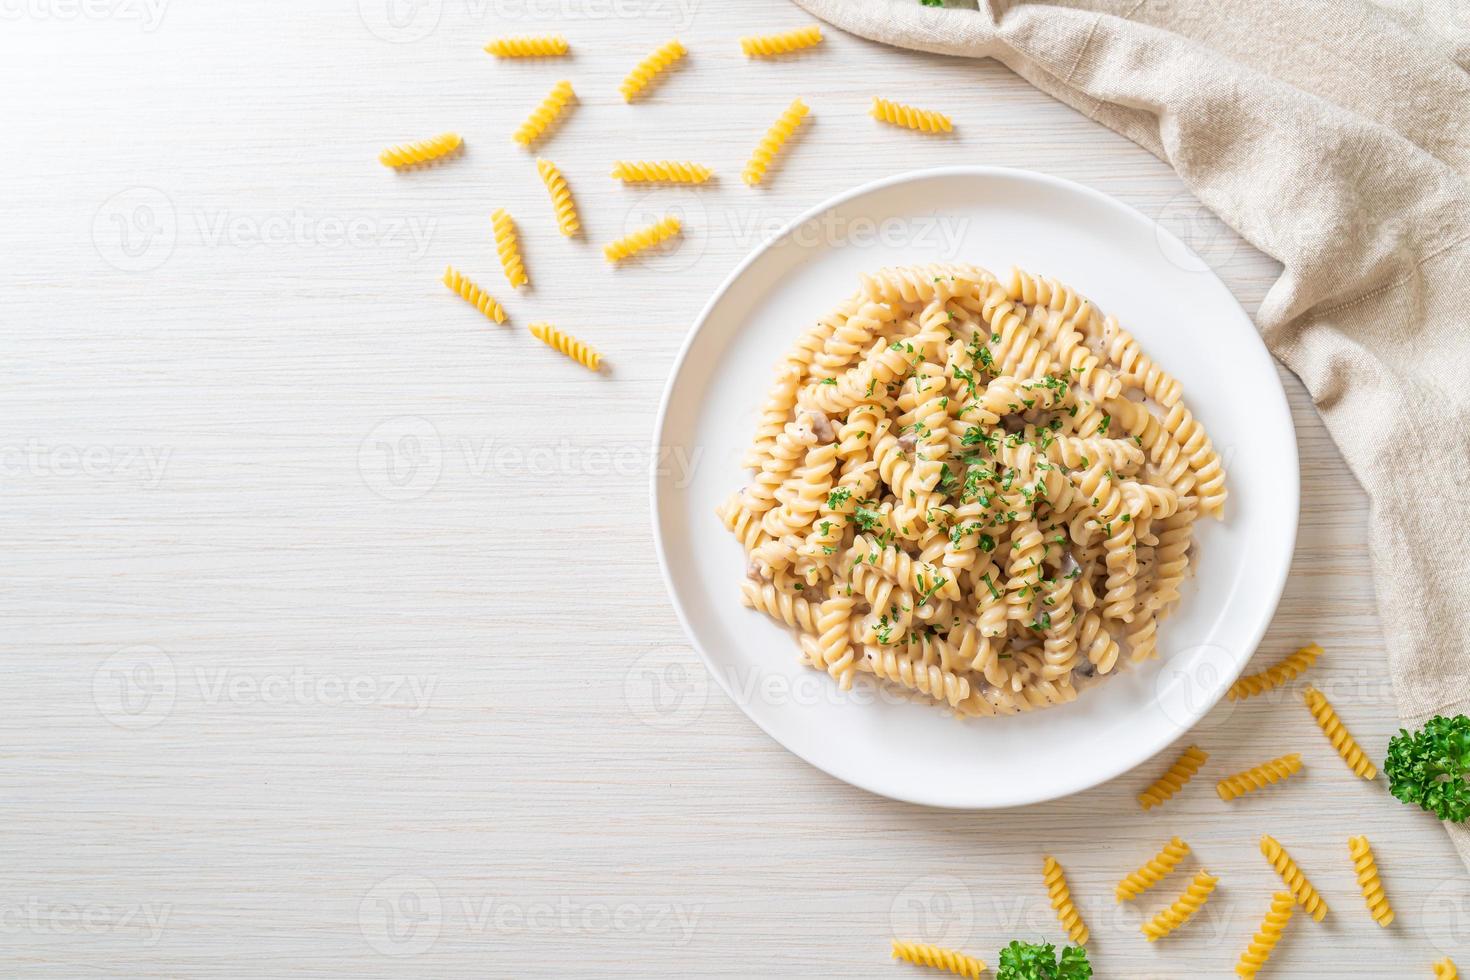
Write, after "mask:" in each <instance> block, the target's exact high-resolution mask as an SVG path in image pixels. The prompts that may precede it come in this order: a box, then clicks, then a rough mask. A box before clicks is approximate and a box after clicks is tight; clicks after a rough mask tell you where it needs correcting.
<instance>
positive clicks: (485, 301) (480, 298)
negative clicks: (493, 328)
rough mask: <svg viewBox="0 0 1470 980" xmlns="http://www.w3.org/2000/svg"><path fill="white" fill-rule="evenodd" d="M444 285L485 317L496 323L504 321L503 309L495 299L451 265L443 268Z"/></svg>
mask: <svg viewBox="0 0 1470 980" xmlns="http://www.w3.org/2000/svg"><path fill="white" fill-rule="evenodd" d="M444 285H446V286H448V287H449V288H450V289H452V290H454V291H455V292H456V293H459V295H460V296H462V297H464V300H465V302H467V303H469V304H470V305H471V306H473V307H474V308H475V309H477V310H479V311H480V312H481V313H483V314H485V316H486V317H488V318H490V319H491V320H494V321H495V322H496V323H504V322H505V310H504V309H502V308H501V306H500V304H499V303H497V302H496V301H495V297H493V296H491V295H490V294H489V293H487V292H485V290H483V289H481V288H480V287H479V286H476V285H475V284H474V283H473V282H471V281H470V280H469V279H468V278H466V277H465V275H464V274H463V273H461V272H460V271H459V270H458V269H456V268H455V267H454V266H452V265H451V266H447V267H446V268H445V269H444Z"/></svg>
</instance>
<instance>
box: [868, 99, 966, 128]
mask: <svg viewBox="0 0 1470 980" xmlns="http://www.w3.org/2000/svg"><path fill="white" fill-rule="evenodd" d="M871 114H872V116H873V118H874V119H876V120H878V121H879V122H886V123H889V124H891V125H894V126H901V127H903V128H904V129H914V130H918V131H919V132H921V133H951V132H954V123H952V122H951V121H950V118H949V117H948V116H946V115H945V114H944V113H942V112H934V111H933V110H932V109H918V108H915V107H914V106H911V105H904V104H902V103H900V102H890V101H888V100H887V99H884V98H880V97H878V96H876V95H875V96H873V108H872V110H871Z"/></svg>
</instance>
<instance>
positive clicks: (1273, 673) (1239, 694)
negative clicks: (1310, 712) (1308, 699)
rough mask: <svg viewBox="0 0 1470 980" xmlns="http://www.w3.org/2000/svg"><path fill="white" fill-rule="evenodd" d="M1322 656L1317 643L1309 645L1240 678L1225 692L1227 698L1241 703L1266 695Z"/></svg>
mask: <svg viewBox="0 0 1470 980" xmlns="http://www.w3.org/2000/svg"><path fill="white" fill-rule="evenodd" d="M1321 655H1322V648H1321V647H1319V646H1318V645H1317V644H1315V643H1308V644H1307V645H1306V646H1304V647H1302V648H1301V649H1300V650H1298V651H1296V652H1295V653H1293V654H1291V655H1289V656H1287V657H1285V658H1283V659H1282V660H1281V661H1279V662H1277V663H1274V664H1272V665H1271V666H1270V667H1267V668H1266V669H1265V670H1263V671H1261V672H1260V673H1258V674H1247V675H1245V676H1244V677H1242V678H1240V679H1239V680H1237V681H1236V682H1235V683H1234V684H1231V685H1230V690H1228V691H1226V692H1225V696H1226V697H1227V698H1229V699H1230V700H1231V701H1239V700H1243V699H1245V698H1251V697H1255V696H1256V695H1257V694H1264V693H1265V692H1267V691H1269V690H1271V689H1272V688H1273V687H1279V686H1280V685H1282V684H1285V683H1286V682H1287V681H1290V680H1293V679H1295V678H1296V676H1297V675H1298V674H1300V673H1301V672H1302V671H1304V670H1306V669H1307V668H1308V667H1310V666H1312V662H1313V661H1314V660H1316V659H1317V658H1318V657H1320V656H1321Z"/></svg>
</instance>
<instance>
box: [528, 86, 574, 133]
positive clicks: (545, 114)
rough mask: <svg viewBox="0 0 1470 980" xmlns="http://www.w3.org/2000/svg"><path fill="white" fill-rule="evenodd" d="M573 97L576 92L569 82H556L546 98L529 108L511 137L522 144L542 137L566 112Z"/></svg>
mask: <svg viewBox="0 0 1470 980" xmlns="http://www.w3.org/2000/svg"><path fill="white" fill-rule="evenodd" d="M574 98H576V93H575V92H573V91H572V83H571V82H567V81H561V82H557V83H556V84H555V85H554V86H552V88H551V91H550V92H548V93H547V94H546V98H544V99H542V100H541V103H540V104H539V105H537V106H536V108H534V109H532V110H531V114H530V115H529V116H527V117H526V121H525V122H523V123H521V124H520V125H519V126H518V127H516V131H515V133H514V134H512V138H513V139H514V140H515V141H516V142H517V143H519V144H521V145H522V146H531V145H532V144H533V143H535V142H536V141H537V140H540V139H542V138H543V137H545V136H546V135H547V134H548V133H549V132H550V131H551V127H552V126H553V125H554V124H555V123H556V122H557V120H558V119H560V118H561V116H562V114H563V113H564V112H566V108H567V106H568V105H570V104H571V101H572V100H573V99H574Z"/></svg>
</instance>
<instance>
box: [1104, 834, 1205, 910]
mask: <svg viewBox="0 0 1470 980" xmlns="http://www.w3.org/2000/svg"><path fill="white" fill-rule="evenodd" d="M1188 853H1189V845H1188V844H1186V843H1184V841H1182V840H1180V839H1179V838H1178V837H1174V838H1172V839H1170V841H1169V843H1167V844H1165V845H1164V846H1163V848H1162V849H1160V851H1159V853H1157V854H1155V855H1154V856H1153V857H1151V858H1149V859H1148V860H1147V861H1145V862H1144V864H1143V866H1142V867H1141V868H1139V869H1138V870H1137V871H1130V872H1129V873H1128V874H1127V875H1126V876H1125V877H1124V878H1123V880H1122V881H1120V882H1118V887H1117V889H1116V895H1117V898H1118V901H1120V902H1126V901H1129V900H1131V899H1135V898H1137V897H1138V896H1139V895H1142V894H1143V893H1144V892H1146V891H1148V890H1149V889H1150V888H1152V887H1153V886H1154V885H1157V884H1158V883H1159V882H1160V881H1163V880H1164V876H1165V875H1167V874H1168V873H1169V872H1171V871H1173V870H1174V866H1175V865H1177V864H1178V863H1179V862H1180V861H1181V860H1183V859H1184V856H1185V855H1186V854H1188Z"/></svg>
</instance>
